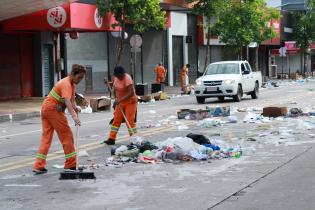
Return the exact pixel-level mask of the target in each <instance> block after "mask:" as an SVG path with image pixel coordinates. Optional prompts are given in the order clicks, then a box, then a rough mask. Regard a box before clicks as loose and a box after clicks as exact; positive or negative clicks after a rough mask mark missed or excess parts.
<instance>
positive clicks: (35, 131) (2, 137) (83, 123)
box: [0, 118, 112, 139]
mask: <svg viewBox="0 0 315 210" xmlns="http://www.w3.org/2000/svg"><path fill="white" fill-rule="evenodd" d="M110 119H112V118H105V119H101V120H91V121H87V122H82V125H85V124H91V123H96V122H101V121H106V120H110ZM73 126H74V124H70V127H73ZM40 131H42V129H38V130H33V131H27V132H22V133H16V134H10V135H5V136H0V139H4V138H8V137H13V136H21V135H25V134H31V133H37V132H40Z"/></svg>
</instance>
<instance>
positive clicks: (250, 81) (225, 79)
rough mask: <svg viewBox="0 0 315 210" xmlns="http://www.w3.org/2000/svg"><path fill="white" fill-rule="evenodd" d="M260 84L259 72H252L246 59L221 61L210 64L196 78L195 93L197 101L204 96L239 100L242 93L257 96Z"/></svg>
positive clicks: (200, 101) (201, 100)
mask: <svg viewBox="0 0 315 210" xmlns="http://www.w3.org/2000/svg"><path fill="white" fill-rule="evenodd" d="M261 85H262V76H261V72H260V71H257V72H253V71H252V69H251V67H250V65H249V63H248V62H247V61H223V62H216V63H212V64H210V65H209V66H208V67H207V69H206V71H205V73H204V74H203V76H202V77H199V78H198V79H197V80H196V85H195V95H196V99H197V102H198V103H204V102H205V99H206V98H211V97H218V99H219V100H220V101H223V100H224V97H233V100H234V101H235V102H239V101H241V99H242V97H243V94H247V95H251V97H252V98H253V99H256V98H258V93H259V87H260V86H261Z"/></svg>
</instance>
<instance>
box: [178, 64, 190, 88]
mask: <svg viewBox="0 0 315 210" xmlns="http://www.w3.org/2000/svg"><path fill="white" fill-rule="evenodd" d="M186 75H187V76H188V68H187V67H186V66H184V67H183V68H182V69H181V71H180V78H179V79H180V87H181V88H182V90H185V77H186Z"/></svg>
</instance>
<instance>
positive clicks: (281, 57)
mask: <svg viewBox="0 0 315 210" xmlns="http://www.w3.org/2000/svg"><path fill="white" fill-rule="evenodd" d="M281 71H282V73H281V80H283V55H281Z"/></svg>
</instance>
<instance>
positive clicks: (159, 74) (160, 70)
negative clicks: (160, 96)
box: [154, 66, 165, 84]
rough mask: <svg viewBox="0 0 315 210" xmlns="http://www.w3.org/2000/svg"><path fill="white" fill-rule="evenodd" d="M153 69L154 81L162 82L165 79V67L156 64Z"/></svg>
mask: <svg viewBox="0 0 315 210" xmlns="http://www.w3.org/2000/svg"><path fill="white" fill-rule="evenodd" d="M154 71H155V73H156V83H157V84H161V83H163V82H164V81H165V68H164V67H163V66H157V67H156V68H155V70H154Z"/></svg>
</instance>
